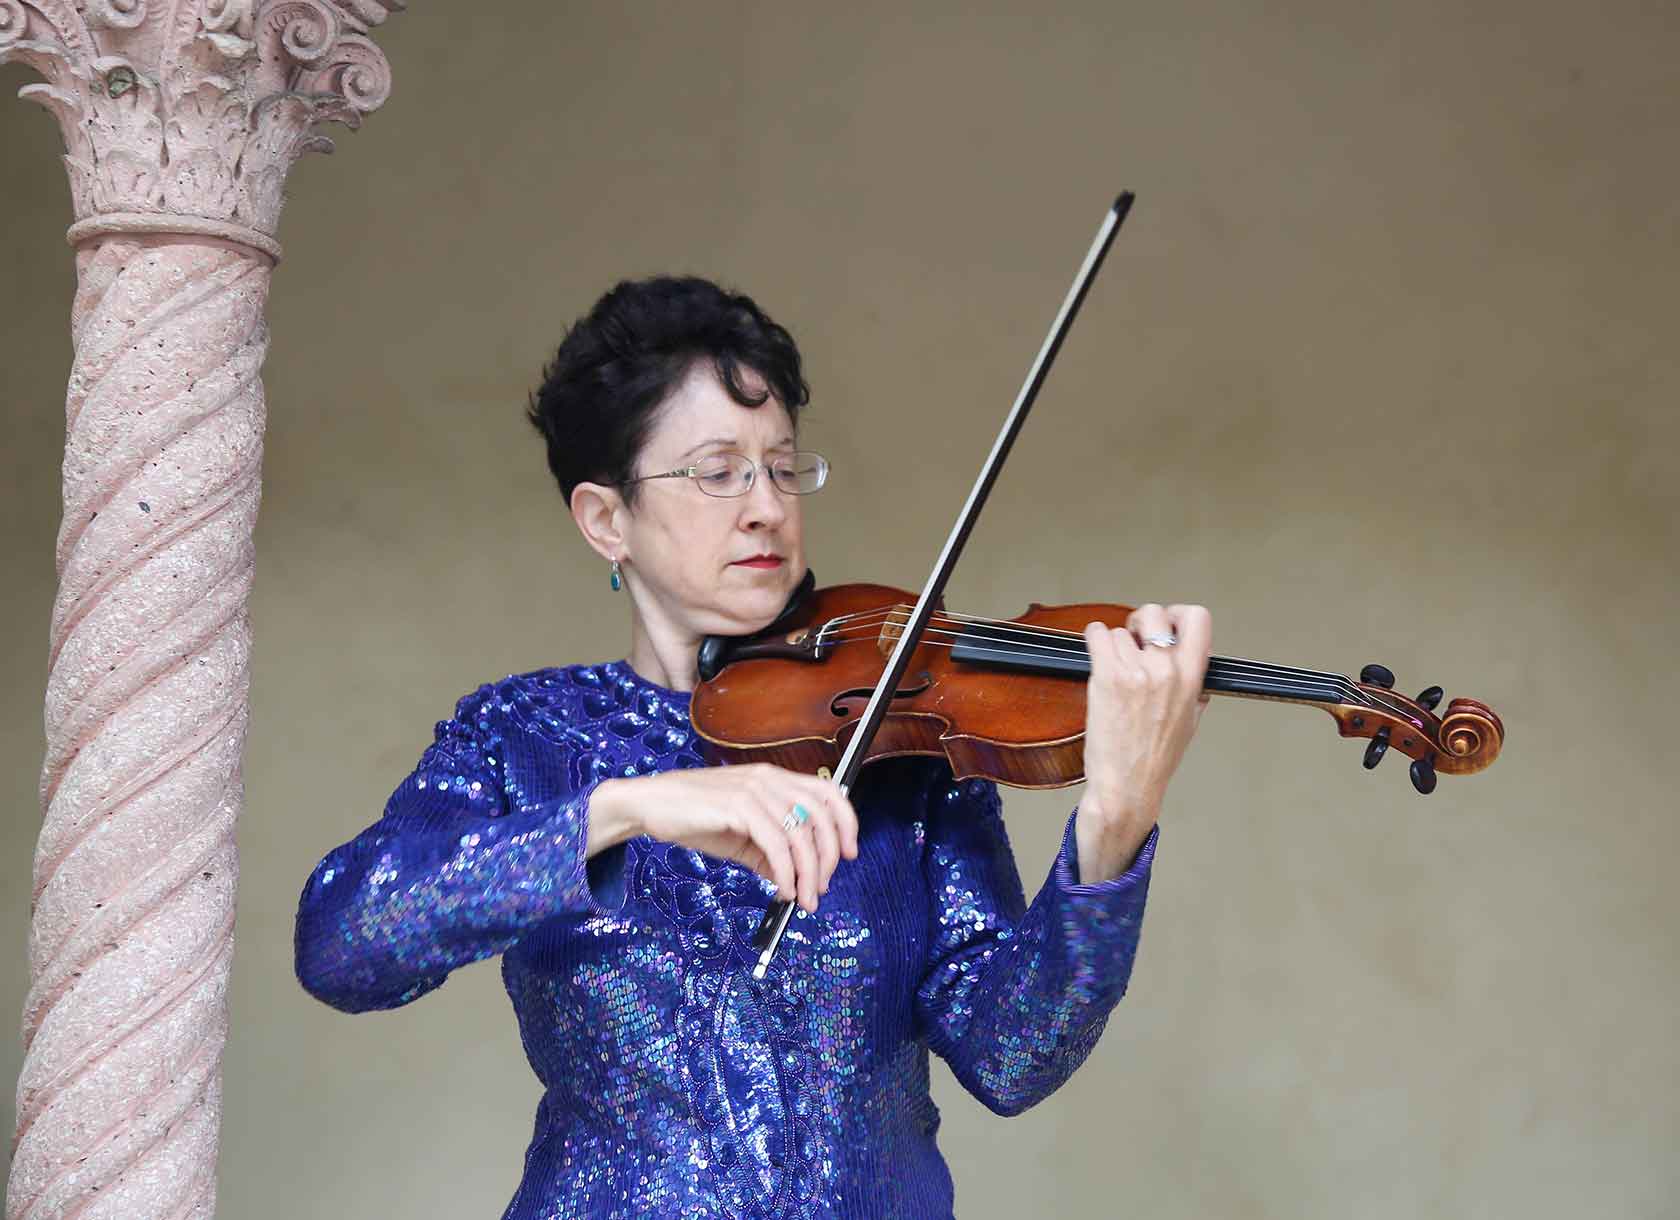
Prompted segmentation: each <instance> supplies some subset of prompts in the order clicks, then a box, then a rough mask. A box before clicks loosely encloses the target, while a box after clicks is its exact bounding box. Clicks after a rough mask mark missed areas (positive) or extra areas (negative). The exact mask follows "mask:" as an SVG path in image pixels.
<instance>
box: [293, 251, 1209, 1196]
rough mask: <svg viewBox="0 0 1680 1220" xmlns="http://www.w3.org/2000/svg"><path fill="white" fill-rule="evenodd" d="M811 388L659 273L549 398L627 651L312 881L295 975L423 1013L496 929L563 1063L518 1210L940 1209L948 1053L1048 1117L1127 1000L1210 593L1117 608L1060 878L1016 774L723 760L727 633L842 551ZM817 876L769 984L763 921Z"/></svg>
mask: <svg viewBox="0 0 1680 1220" xmlns="http://www.w3.org/2000/svg"><path fill="white" fill-rule="evenodd" d="M807 397H808V391H807V387H806V384H805V381H804V379H803V375H802V373H801V367H800V357H799V353H798V350H797V348H796V347H795V345H794V342H793V340H792V338H791V337H790V336H789V334H788V332H787V331H786V330H785V329H783V328H782V327H781V326H778V325H777V324H776V323H775V322H773V321H771V319H770V318H769V317H767V316H766V315H765V314H764V313H763V311H761V310H760V309H759V308H758V306H757V305H756V304H754V303H753V302H752V301H751V300H750V299H748V298H747V297H745V296H741V295H738V294H731V293H728V292H725V291H724V290H722V289H720V288H718V287H717V286H716V285H714V284H711V283H709V282H707V281H704V280H700V279H693V278H686V279H670V278H660V279H652V280H646V281H641V282H626V283H622V284H620V285H618V286H617V287H616V288H614V289H613V290H612V291H611V292H609V293H607V294H606V296H604V297H603V298H602V299H601V300H600V301H599V302H597V304H596V305H595V306H594V308H593V309H592V310H591V311H590V312H589V313H588V314H587V315H586V316H585V317H583V318H582V319H580V320H579V321H578V322H577V323H576V324H575V325H574V326H573V327H572V328H571V329H570V330H569V331H568V332H567V334H566V336H565V339H564V341H563V342H562V343H561V345H560V347H559V350H558V352H557V353H556V355H555V357H554V359H553V361H552V362H551V363H550V365H549V366H548V367H547V368H546V369H545V370H544V380H543V383H542V385H541V388H540V389H539V390H537V391H536V392H535V393H534V394H533V395H532V399H531V404H530V411H529V418H530V420H531V422H532V423H533V425H535V427H536V428H537V430H538V431H539V432H540V433H541V434H542V436H543V438H544V440H545V442H546V445H547V454H548V462H549V467H550V469H551V470H552V471H553V474H554V476H555V478H556V480H557V481H558V483H559V486H560V490H561V493H562V494H563V495H564V497H565V499H566V502H567V504H568V506H569V507H570V510H571V515H572V520H573V522H574V523H575V524H576V526H577V528H578V530H579V532H580V533H581V534H582V536H583V538H584V540H585V541H586V542H587V543H588V545H589V546H590V547H591V548H592V549H593V550H594V551H595V552H596V553H597V554H598V555H599V556H600V557H601V559H602V560H603V561H604V562H605V563H606V564H608V565H610V576H609V579H610V582H611V584H612V587H613V588H614V589H622V592H623V594H624V596H625V608H626V610H627V612H628V616H629V624H628V625H629V651H628V654H627V656H626V657H625V658H624V659H623V660H618V661H608V662H604V663H598V664H574V665H565V666H558V667H547V668H542V669H537V670H533V671H531V672H528V673H522V674H513V675H509V676H507V677H505V678H503V679H501V680H499V681H495V682H489V683H485V684H484V685H483V686H480V687H479V688H477V689H476V690H473V691H471V692H469V693H467V694H465V695H463V696H462V697H461V698H460V699H459V700H458V701H457V703H456V705H455V709H454V712H453V714H452V715H451V716H449V717H448V718H446V719H444V720H440V721H439V722H438V723H437V725H436V729H435V733H434V740H433V742H432V743H431V744H430V745H429V746H427V747H426V748H425V750H424V752H423V753H422V754H421V756H420V759H419V762H418V764H417V766H416V767H415V768H414V770H413V771H412V772H411V773H410V774H409V775H408V776H407V777H405V778H404V779H403V780H402V782H401V783H399V784H398V785H397V787H396V790H395V791H394V792H393V793H392V794H391V797H390V799H389V801H388V802H387V803H386V805H385V809H384V812H383V815H382V817H381V818H380V819H379V821H378V822H376V823H374V824H373V825H372V826H370V827H368V828H367V829H366V830H364V831H363V832H362V833H361V834H359V835H357V836H356V837H355V838H354V839H352V840H351V841H350V842H348V843H345V844H343V845H342V846H340V847H337V848H335V849H333V850H332V851H331V852H329V853H328V854H327V855H326V857H325V858H324V859H323V860H322V861H321V862H320V864H319V865H318V866H317V867H316V869H315V870H314V872H313V873H312V874H311V876H310V878H309V880H308V883H307V884H306V886H305V888H304V891H303V894H302V897H301V900H300V904H299V909H298V917H297V937H296V949H297V972H298V976H299V978H300V980H301V981H302V983H303V985H304V987H306V988H307V989H308V990H309V991H310V993H311V994H313V995H315V996H317V997H318V998H320V999H321V1000H323V1001H324V1002H326V1003H328V1004H330V1005H332V1006H333V1007H335V1008H340V1009H343V1010H344V1011H347V1012H359V1011H364V1010H368V1009H379V1008H393V1007H396V1006H398V1005H402V1004H406V1003H408V1002H410V1001H412V1000H414V999H416V998H418V997H419V996H421V995H423V994H425V993H426V992H428V991H431V990H432V989H434V988H436V987H438V986H440V985H441V984H442V983H443V982H444V980H445V978H446V977H447V976H448V974H449V972H450V971H451V970H453V969H454V968H456V967H458V966H462V965H465V964H467V963H469V962H472V961H476V960H479V959H482V958H486V957H490V956H492V955H496V954H500V955H501V958H502V975H503V979H504V981H505V983H506V986H507V990H508V994H509V996H510V997H511V998H512V1001H513V1005H514V1009H515V1012H516V1013H517V1016H518V1020H519V1024H520V1033H521V1037H522V1041H523V1043H524V1046H525V1048H526V1051H527V1053H528V1055H529V1057H530V1061H531V1065H532V1067H533V1069H534V1070H535V1071H536V1074H537V1076H538V1078H539V1079H540V1080H541V1082H542V1084H543V1086H544V1093H543V1097H542V1100H541V1102H540V1104H539V1105H538V1108H537V1114H536V1120H535V1125H534V1130H533V1134H532V1138H531V1141H530V1144H529V1147H528V1149H527V1152H526V1156H525V1170H524V1175H523V1178H522V1180H521V1181H520V1183H519V1187H518V1190H517V1192H516V1193H515V1195H514V1197H513V1199H512V1201H511V1202H510V1203H509V1204H508V1207H507V1209H506V1211H505V1213H504V1220H512V1218H514V1217H607V1216H625V1217H630V1216H659V1217H664V1216H683V1217H714V1216H715V1217H730V1218H733V1220H743V1218H746V1217H755V1218H757V1217H762V1218H766V1220H768V1218H770V1217H819V1216H821V1217H856V1218H862V1217H904V1216H915V1217H940V1216H950V1215H951V1214H952V1183H951V1177H950V1174H949V1172H948V1171H947V1169H946V1166H945V1162H944V1160H943V1158H942V1157H941V1155H940V1153H939V1150H938V1148H937V1146H936V1142H935V1133H936V1131H937V1129H938V1126H939V1115H938V1112H937V1110H936V1109H935V1108H934V1105H933V1102H932V1100H931V1098H930V1095H929V1076H928V1069H929V1061H928V1054H929V1051H930V1050H931V1051H932V1052H934V1053H936V1054H938V1055H940V1056H941V1057H942V1058H943V1059H945V1060H946V1062H947V1063H948V1064H949V1065H950V1067H951V1069H952V1071H953V1072H954V1073H955V1075H956V1077H957V1079H958V1080H959V1081H961V1083H962V1084H963V1086H964V1087H965V1088H966V1089H967V1090H968V1091H969V1092H970V1093H972V1094H973V1095H974V1096H975V1097H976V1098H978V1099H979V1101H980V1102H981V1103H982V1104H984V1105H985V1106H987V1107H988V1108H990V1109H992V1110H994V1111H996V1112H997V1113H1000V1114H1015V1113H1018V1112H1020V1111H1021V1110H1024V1109H1025V1108H1026V1107H1028V1106H1031V1105H1033V1104H1034V1103H1036V1102H1038V1101H1040V1100H1042V1099H1043V1098H1045V1097H1047V1096H1048V1095H1049V1094H1050V1093H1051V1092H1053V1091H1054V1090H1055V1089H1056V1088H1058V1087H1059V1086H1060V1085H1061V1084H1062V1082H1063V1081H1065V1080H1066V1079H1067V1078H1068V1077H1069V1076H1070V1075H1071V1074H1072V1072H1073V1071H1074V1069H1075V1068H1077V1067H1078V1066H1079V1064H1080V1063H1081V1062H1083V1061H1084V1059H1085V1058H1086V1056H1087V1055H1088V1054H1089V1052H1090V1050H1091V1048H1092V1046H1093V1045H1094V1044H1095V1042H1096V1040H1097V1037H1098V1035H1099V1034H1100V1033H1101V1032H1102V1029H1103V1026H1104V1024H1105V1022H1106V1021H1107V1018H1108V1015H1109V1012H1110V1011H1111V1010H1112V1009H1113V1007H1114V1006H1115V1004H1116V1003H1117V1002H1118V1001H1119V999H1120V997H1121V996H1122V994H1123V993H1124V992H1125V989H1126V985H1127V980H1128V977H1129V975H1130V972H1131V967H1132V961H1133V957H1134V955H1135V953H1136V950H1137V944H1138V931H1139V925H1140V922H1141V919H1142V916H1143V908H1144V899H1145V895H1146V893H1147V890H1148V884H1149V875H1150V867H1151V863H1152V860H1153V858H1154V850H1155V841H1156V836H1157V834H1158V831H1157V829H1156V818H1157V815H1158V814H1159V812H1160V808H1161V803H1162V799H1163V796H1164V794H1165V791H1166V787H1167V784H1168V781H1169V780H1170V779H1171V777H1172V775H1173V772H1174V771H1175V770H1176V768H1177V766H1178V764H1179V760H1180V759H1181V758H1182V756H1183V754H1184V750H1185V747H1186V746H1187V745H1188V743H1189V741H1190V739H1191V737H1192V736H1193V735H1194V734H1195V731H1196V726H1197V723H1198V721H1199V719H1200V716H1201V712H1202V710H1203V708H1204V707H1205V705H1206V696H1205V695H1203V693H1202V686H1203V677H1204V673H1205V670H1206V667H1207V662H1208V657H1209V651H1210V620H1209V616H1208V612H1207V611H1206V610H1205V609H1204V608H1203V607H1201V606H1176V605H1175V606H1160V605H1146V606H1141V607H1139V608H1138V609H1137V610H1136V611H1135V612H1134V613H1133V614H1132V615H1131V618H1130V620H1129V621H1128V622H1127V623H1126V624H1125V626H1124V627H1122V628H1112V629H1111V628H1109V627H1107V626H1104V625H1103V624H1100V623H1092V624H1090V625H1089V626H1088V627H1087V628H1086V629H1085V643H1086V647H1087V648H1088V650H1089V653H1090V657H1091V676H1090V679H1089V682H1088V686H1087V700H1086V708H1087V713H1086V742H1085V770H1086V776H1087V783H1086V787H1085V789H1084V792H1083V794H1082V796H1081V799H1080V800H1079V803H1078V805H1077V807H1076V808H1075V809H1074V810H1073V811H1072V813H1071V814H1070V816H1069V818H1068V822H1067V825H1066V829H1065V831H1064V834H1063V837H1062V843H1061V848H1060V850H1059V851H1058V853H1057V855H1056V858H1055V860H1054V862H1053V863H1052V865H1051V868H1050V870H1049V874H1048V876H1047V877H1046V879H1045V880H1044V882H1043V883H1042V885H1040V886H1039V888H1038V891H1037V894H1036V896H1035V897H1034V898H1033V899H1032V901H1031V903H1030V904H1029V903H1028V902H1027V901H1026V898H1025V894H1024V892H1023V889H1022V885H1021V880H1020V876H1019V873H1018V871H1017V868H1016V864H1015V859H1014V856H1013V854H1012V852H1011V850H1010V846H1009V841H1008V838H1007V836H1006V835H1005V832H1004V824H1003V820H1002V817H1001V803H1000V799H999V795H998V790H997V787H996V785H995V784H993V783H992V782H991V781H989V780H984V779H968V780H960V781H959V780H955V779H953V777H952V772H951V768H950V765H949V764H948V763H947V762H945V761H944V760H942V759H930V758H925V757H905V758H892V759H884V760H880V761H876V762H873V763H871V764H870V765H869V767H867V768H866V769H865V770H863V771H862V772H861V773H860V776H859V779H858V781H857V783H856V784H855V786H853V788H852V789H851V792H850V799H848V796H847V795H845V794H843V793H842V792H841V790H840V788H839V787H838V786H836V785H835V784H834V783H832V782H830V781H828V780H824V779H819V778H817V777H816V776H812V775H805V774H799V773H795V772H793V771H789V770H784V769H782V768H780V767H776V766H773V765H769V764H751V765H741V766H708V765H706V762H705V759H704V758H703V757H702V755H701V753H700V752H699V749H698V742H697V740H696V738H695V734H694V732H693V729H692V726H691V725H690V723H689V719H688V710H689V701H690V696H691V693H692V691H693V690H694V688H695V686H696V684H697V680H698V679H697V672H696V653H697V648H698V646H699V644H700V642H701V640H702V638H703V637H705V636H708V635H727V636H741V635H750V634H752V633H754V632H757V631H759V630H761V629H762V628H763V627H765V626H766V625H767V624H769V623H770V622H772V621H773V620H774V619H775V618H776V617H777V616H778V614H779V613H780V612H781V611H782V609H783V607H784V605H785V604H786V603H787V601H788V598H789V595H790V594H791V593H792V591H793V590H794V589H795V587H796V586H797V585H798V583H799V581H800V579H801V577H802V576H803V575H804V572H805V570H806V562H805V549H804V539H803V529H802V526H803V507H804V502H805V497H806V496H807V495H809V494H811V493H813V492H816V491H818V490H819V489H821V488H822V487H823V485H824V483H825V481H826V479H827V476H828V463H827V462H826V461H825V460H824V459H823V458H822V457H821V456H820V455H818V454H815V453H811V452H809V451H805V450H802V449H800V448H799V444H798V435H797V428H798V422H799V412H800V410H801V408H803V407H804V405H805V404H806V401H807ZM778 898H781V899H790V900H796V902H797V909H796V911H795V914H794V918H793V919H792V921H791V923H790V924H789V925H788V928H787V931H786V944H785V947H784V948H783V950H782V951H781V952H780V953H779V954H778V956H777V957H776V958H775V960H774V963H773V965H772V967H771V969H770V972H769V974H768V975H767V976H766V977H765V978H764V979H763V980H755V979H753V978H752V977H751V976H750V974H749V972H748V966H749V965H750V963H751V960H752V958H753V951H752V947H751V943H750V942H751V938H752V935H753V932H754V929H755V928H756V927H757V925H758V923H759V921H760V918H761V917H762V916H763V914H764V912H765V909H766V907H767V906H768V905H769V904H770V903H771V902H772V901H774V900H776V899H778Z"/></svg>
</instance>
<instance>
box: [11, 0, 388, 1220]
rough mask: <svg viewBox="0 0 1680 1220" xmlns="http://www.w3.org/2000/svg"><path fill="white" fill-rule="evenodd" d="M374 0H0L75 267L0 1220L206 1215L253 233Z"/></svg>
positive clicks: (308, 147)
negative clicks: (43, 133)
mask: <svg viewBox="0 0 1680 1220" xmlns="http://www.w3.org/2000/svg"><path fill="white" fill-rule="evenodd" d="M403 2H404V0H173V2H164V0H150V2H148V0H74V2H72V0H0V62H8V61H21V62H23V63H26V64H28V65H30V67H31V68H32V69H34V71H35V72H37V73H38V74H39V75H40V76H41V77H42V78H44V82H41V83H31V84H28V85H26V86H25V87H24V88H23V89H21V90H20V91H19V96H21V97H26V98H29V99H30V100H32V101H37V102H40V103H41V104H42V105H44V106H46V107H47V109H48V110H50V111H52V113H53V114H54V115H55V116H56V117H57V118H58V122H59V125H60V127H61V128H62V130H63V134H64V143H65V149H66V155H65V158H64V163H65V166H66V167H67V168H68V170H69V175H70V188H71V195H72V198H73V201H74V208H75V223H74V224H72V225H71V226H70V230H69V233H68V238H69V242H70V245H71V246H72V247H73V248H74V250H75V258H76V272H77V280H78V283H77V290H76V297H75V303H74V305H73V307H72V310H71V318H70V328H71V334H72V337H73V340H74V346H75V356H74V360H73V364H72V367H71V370H70V379H69V390H68V393H67V394H66V397H65V448H64V519H63V523H62V525H61V526H60V529H59V533H58V551H57V566H58V576H59V587H58V597H57V600H56V602H55V604H54V607H53V616H52V624H51V628H50V633H49V656H50V672H49V676H48V680H47V692H46V714H45V721H46V738H47V747H46V758H45V761H44V763H43V765H42V768H41V790H40V791H41V807H42V810H43V812H44V815H45V824H44V826H43V828H42V830H41V836H40V840H39V843H38V846H37V848H36V852H35V865H34V904H33V913H32V918H31V923H30V929H29V960H30V981H31V985H30V991H29V997H28V1001H27V1004H26V1007H25V1011H24V1014H23V1038H24V1042H25V1045H26V1047H27V1054H26V1057H25V1059H24V1063H23V1070H22V1073H21V1076H20V1078H19V1080H18V1084H17V1101H18V1107H17V1129H16V1132H15V1134H14V1137H13V1148H12V1165H11V1172H10V1175H9V1178H8V1181H7V1187H6V1217H7V1220H49V1218H54V1217H66V1216H75V1217H76V1218H77V1220H104V1218H106V1217H110V1218H113V1220H116V1218H121V1220H139V1218H141V1217H157V1218H159V1220H163V1218H165V1217H168V1218H170V1220H176V1218H181V1217H191V1218H193V1220H198V1218H201V1217H208V1216H211V1215H212V1214H213V1213H214V1211H215V1199H216V1151H217V1144H218V1138H219V1132H218V1127H219V1122H220V1117H221V1057H222V1048H223V1044H224V1042H225V1041H226V1037H227V999H226V997H227V980H228V966H229V962H230V960H231V957H232V951H233V925H234V901H235V894H236V882H237V878H238V858H237V855H236V851H235V842H234V830H235V824H236V821H237V819H238V816H239V811H240V808H241V806H242V804H243V781H242V778H241V772H240V762H241V755H242V751H243V746H244V737H245V726H246V720H247V716H248V705H247V691H248V685H249V668H248V659H249V655H250V647H251V645H250V628H249V622H248V618H247V607H246V599H247V595H248V593H249V590H250V585H251V574H252V547H251V533H252V527H253V525H254V524H255V521H256V515H257V504H258V500H259V498H260V496H261V492H262V474H261V461H262V437H263V420H264V405H263V390H262V380H261V370H262V364H263V357H264V355H265V354H266V353H267V350H268V328H267V325H266V323H265V321H264V307H265V302H266V300H267V296H268V283H269V276H270V274H271V272H272V270H273V268H274V265H275V264H276V263H277V262H278V261H279V258H280V246H279V243H278V242H276V241H275V231H276V227H277V223H278V221H279V216H280V207H281V203H282V188H283V187H284V185H285V181H286V175H287V172H288V170H289V169H290V168H291V165H292V163H293V162H294V161H296V160H297V159H298V158H299V157H300V156H301V155H302V154H303V153H305V152H308V151H312V150H315V151H322V152H327V151H331V149H332V142H331V141H330V140H328V139H326V138H325V137H324V136H320V135H316V134H314V132H313V128H314V125H315V124H317V123H319V122H321V121H323V120H334V121H338V122H342V123H346V124H349V125H351V126H355V125H357V124H358V123H359V121H360V119H361V116H362V115H363V114H365V113H367V112H368V111H371V110H373V109H375V108H376V107H378V106H379V105H380V103H381V102H383V101H384V99H385V97H386V95H387V93H388V92H389V89H390V70H389V66H388V65H387V63H386V61H385V58H384V56H383V55H382V54H381V52H380V51H379V49H378V48H377V47H376V46H375V45H374V44H373V42H372V41H371V39H370V38H369V31H370V30H371V28H372V27H373V26H376V25H378V24H379V23H381V22H382V21H384V20H385V17H386V16H387V14H388V12H389V11H391V10H393V9H399V8H401V7H403ZM8 169H9V172H13V173H16V172H20V171H19V169H18V167H16V166H12V167H8Z"/></svg>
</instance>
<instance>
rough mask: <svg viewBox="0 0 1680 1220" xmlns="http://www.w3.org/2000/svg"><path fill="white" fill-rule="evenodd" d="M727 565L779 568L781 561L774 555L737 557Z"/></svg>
mask: <svg viewBox="0 0 1680 1220" xmlns="http://www.w3.org/2000/svg"><path fill="white" fill-rule="evenodd" d="M729 566H730V567H742V568H779V567H781V566H782V561H781V559H780V558H779V557H775V556H772V557H771V558H769V559H764V558H758V559H737V560H736V561H735V562H734V563H732V564H730V565H729Z"/></svg>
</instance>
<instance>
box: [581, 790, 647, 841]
mask: <svg viewBox="0 0 1680 1220" xmlns="http://www.w3.org/2000/svg"><path fill="white" fill-rule="evenodd" d="M641 778H643V777H641V776H637V777H635V778H626V777H620V778H617V779H604V780H602V781H601V782H600V783H599V784H597V785H595V791H594V792H592V793H590V794H589V842H588V843H586V844H585V845H584V854H585V856H586V857H594V856H597V855H599V854H600V853H602V852H604V851H606V850H607V849H608V848H610V847H617V846H618V845H619V844H620V843H624V842H626V841H628V840H630V839H633V838H635V837H636V836H637V835H639V834H641V833H642V830H641V825H642V823H641V818H640V817H639V816H638V815H637V813H636V803H635V791H634V786H635V784H636V782H637V780H638V779H641ZM627 790H628V796H627V795H626V792H627Z"/></svg>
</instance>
